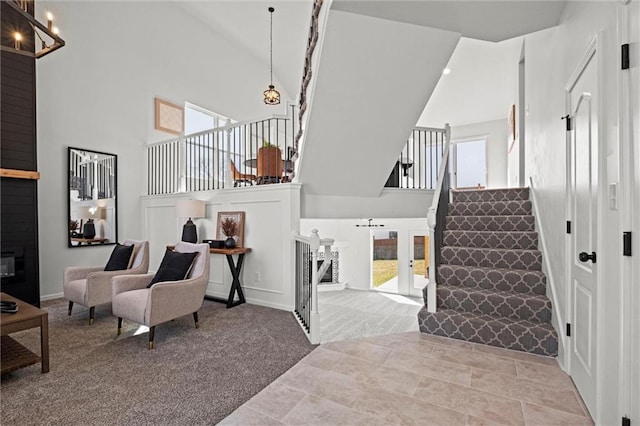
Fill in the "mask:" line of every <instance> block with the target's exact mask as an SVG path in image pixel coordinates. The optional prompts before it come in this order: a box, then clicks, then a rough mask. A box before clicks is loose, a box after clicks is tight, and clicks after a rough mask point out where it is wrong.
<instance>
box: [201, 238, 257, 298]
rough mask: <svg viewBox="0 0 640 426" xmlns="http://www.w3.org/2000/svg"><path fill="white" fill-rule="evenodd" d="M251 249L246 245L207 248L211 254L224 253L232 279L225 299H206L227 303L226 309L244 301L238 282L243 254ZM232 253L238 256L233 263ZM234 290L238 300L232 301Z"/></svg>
mask: <svg viewBox="0 0 640 426" xmlns="http://www.w3.org/2000/svg"><path fill="white" fill-rule="evenodd" d="M250 251H251V249H250V248H247V247H236V248H232V249H223V248H219V249H218V248H212V249H209V253H213V254H224V255H225V256H226V257H227V263H228V264H229V270H230V271H231V276H232V277H233V281H232V282H231V289H230V290H229V297H228V298H227V300H224V299H220V298H219V297H211V296H207V299H209V300H213V301H214V302H221V303H225V302H226V304H227V309H229V308H233V307H234V306H238V305H242V304H243V303H245V302H246V301H245V300H244V292H243V291H242V285H241V283H240V272H241V271H242V262H243V261H244V255H245V254H246V253H249V252H250ZM233 255H237V256H238V261H237V262H235V263H234V261H233ZM236 292H237V293H238V301H237V302H236V301H234V299H235V297H236Z"/></svg>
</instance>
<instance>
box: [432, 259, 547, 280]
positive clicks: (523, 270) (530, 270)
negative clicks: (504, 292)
mask: <svg viewBox="0 0 640 426" xmlns="http://www.w3.org/2000/svg"><path fill="white" fill-rule="evenodd" d="M440 266H458V267H460V268H476V269H486V270H492V271H496V270H497V271H520V272H538V273H540V274H541V275H543V276H544V277H545V278H546V276H547V275H546V274H545V273H544V272H543V271H542V270H541V269H519V268H494V267H491V266H471V265H457V264H455V263H441V264H440Z"/></svg>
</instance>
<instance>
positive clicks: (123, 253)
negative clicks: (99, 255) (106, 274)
mask: <svg viewBox="0 0 640 426" xmlns="http://www.w3.org/2000/svg"><path fill="white" fill-rule="evenodd" d="M132 253H133V245H131V246H123V245H122V244H120V243H116V246H115V247H114V248H113V251H112V252H111V257H109V261H108V262H107V266H105V267H104V270H105V271H122V270H123V269H127V268H128V267H129V261H130V260H131V254H132Z"/></svg>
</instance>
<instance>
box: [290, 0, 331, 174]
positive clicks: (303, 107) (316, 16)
mask: <svg viewBox="0 0 640 426" xmlns="http://www.w3.org/2000/svg"><path fill="white" fill-rule="evenodd" d="M331 1H332V0H314V2H313V8H312V10H311V23H310V24H309V37H308V39H307V49H306V53H305V59H304V69H303V71H302V83H301V84H300V94H299V97H298V131H297V133H296V135H295V138H294V141H293V157H292V160H293V161H294V162H295V161H296V160H297V159H298V158H299V153H300V140H301V139H302V135H303V132H304V127H305V126H304V120H305V113H306V112H307V109H308V107H309V105H310V102H309V98H310V91H311V90H310V85H311V81H312V76H313V70H314V58H317V56H318V54H317V53H316V47H317V46H318V44H319V43H320V42H321V39H320V26H321V24H320V21H322V26H323V27H324V25H325V24H326V19H327V17H328V9H329V6H330V4H329V5H328V6H327V7H325V8H324V9H323V7H322V6H323V4H324V3H325V2H327V3H331ZM323 10H324V12H323ZM321 12H323V13H324V15H323V16H322V17H321V16H320V13H321ZM315 69H317V66H315ZM293 176H295V167H294V172H293Z"/></svg>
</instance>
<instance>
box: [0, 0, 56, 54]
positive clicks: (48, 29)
mask: <svg viewBox="0 0 640 426" xmlns="http://www.w3.org/2000/svg"><path fill="white" fill-rule="evenodd" d="M29 3H30V2H28V1H27V0H17V1H16V0H9V1H7V2H6V4H7V5H8V6H10V7H11V8H12V9H13V10H15V11H16V12H17V14H18V15H20V16H22V17H23V18H24V19H26V20H27V22H28V23H29V25H30V26H31V28H32V30H33V33H34V34H35V36H36V37H37V38H38V39H39V40H40V49H39V50H38V49H37V48H36V49H35V51H34V52H32V51H29V50H24V49H23V48H22V47H23V46H22V41H23V40H25V35H23V34H22V33H20V32H19V31H15V32H13V34H12V36H13V48H11V47H9V46H4V45H2V46H1V47H2V50H3V51H5V52H11V53H17V54H19V55H24V56H29V57H32V58H35V59H39V58H42V57H43V56H45V55H48V54H49V53H51V52H53V51H54V50H57V49H59V48H61V47H62V46H64V45H65V42H64V40H63V39H61V38H60V36H59V31H58V28H57V27H54V26H53V15H52V14H51V12H48V13H47V25H45V24H43V23H41V22H40V21H38V20H37V19H36V18H35V17H34V16H33V15H31V13H29V11H28V8H29ZM43 35H44V36H45V38H48V39H50V40H51V41H50V42H49V43H47V41H45V38H43Z"/></svg>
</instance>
